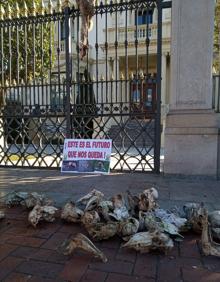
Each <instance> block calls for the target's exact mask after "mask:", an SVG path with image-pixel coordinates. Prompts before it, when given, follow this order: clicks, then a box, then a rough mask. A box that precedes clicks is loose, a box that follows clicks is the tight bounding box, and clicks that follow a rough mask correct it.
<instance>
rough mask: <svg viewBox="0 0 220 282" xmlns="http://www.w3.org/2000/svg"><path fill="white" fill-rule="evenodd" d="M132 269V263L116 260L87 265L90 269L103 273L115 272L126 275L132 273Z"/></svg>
mask: <svg viewBox="0 0 220 282" xmlns="http://www.w3.org/2000/svg"><path fill="white" fill-rule="evenodd" d="M133 267H134V266H133V263H130V262H124V261H117V260H109V261H108V262H107V263H103V262H99V261H97V262H92V263H90V264H89V268H90V269H94V270H100V271H104V272H116V273H122V274H128V275H129V274H131V273H132V271H133Z"/></svg>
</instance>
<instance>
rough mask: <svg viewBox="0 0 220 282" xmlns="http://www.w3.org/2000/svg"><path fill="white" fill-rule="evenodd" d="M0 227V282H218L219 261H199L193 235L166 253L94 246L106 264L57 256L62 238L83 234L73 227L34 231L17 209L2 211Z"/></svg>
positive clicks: (112, 243) (113, 244)
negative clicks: (104, 255)
mask: <svg viewBox="0 0 220 282" xmlns="http://www.w3.org/2000/svg"><path fill="white" fill-rule="evenodd" d="M6 214H7V217H6V219H5V220H4V221H2V222H1V223H0V281H7V282H14V281H16V282H23V281H36V282H41V281H42V282H43V281H45V282H46V281H48V282H49V281H51V282H52V281H60V282H61V281H73V282H93V281H94V282H104V281H105V282H117V281H120V282H135V281H138V282H146V281H161V282H174V281H178V282H180V281H192V282H194V281H200V282H211V281H213V282H214V281H216V282H217V281H220V259H219V258H215V257H204V256H203V255H202V254H201V251H200V245H199V240H200V238H199V236H197V235H196V234H188V235H185V239H184V241H182V242H176V243H175V248H174V249H173V250H172V251H171V252H170V253H169V254H168V255H161V254H157V253H155V254H139V253H137V252H135V251H132V250H124V249H120V243H121V240H120V239H119V238H117V237H115V238H113V239H110V240H107V241H104V242H99V243H97V246H98V247H99V248H100V249H101V250H102V251H103V252H104V253H105V254H106V256H107V257H108V262H107V263H106V264H104V263H102V262H100V261H99V260H97V259H94V258H92V257H90V256H89V255H87V254H83V253H81V252H77V253H74V254H73V255H71V256H69V257H66V256H63V255H62V254H60V253H58V252H57V250H56V249H57V247H58V246H59V245H60V244H61V242H62V241H63V240H64V239H67V238H69V237H70V236H71V235H73V234H75V233H77V232H83V233H84V234H86V231H85V230H84V228H83V227H81V226H79V225H78V224H66V223H64V222H62V221H59V220H57V221H56V222H55V223H41V224H40V225H39V227H38V228H36V229H34V228H32V227H31V226H30V225H28V223H27V212H26V211H25V210H23V209H22V208H15V209H14V208H12V209H6Z"/></svg>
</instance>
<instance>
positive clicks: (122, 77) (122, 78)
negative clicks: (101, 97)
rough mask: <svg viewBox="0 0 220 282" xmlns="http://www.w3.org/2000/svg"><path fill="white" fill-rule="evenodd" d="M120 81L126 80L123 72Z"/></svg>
mask: <svg viewBox="0 0 220 282" xmlns="http://www.w3.org/2000/svg"><path fill="white" fill-rule="evenodd" d="M120 79H121V80H124V79H125V77H124V74H123V72H121V75H120Z"/></svg>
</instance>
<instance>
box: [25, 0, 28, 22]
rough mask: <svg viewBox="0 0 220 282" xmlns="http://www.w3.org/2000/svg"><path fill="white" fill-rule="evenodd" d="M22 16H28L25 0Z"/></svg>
mask: <svg viewBox="0 0 220 282" xmlns="http://www.w3.org/2000/svg"><path fill="white" fill-rule="evenodd" d="M24 17H25V18H27V17H28V7H27V4H26V2H25V1H24Z"/></svg>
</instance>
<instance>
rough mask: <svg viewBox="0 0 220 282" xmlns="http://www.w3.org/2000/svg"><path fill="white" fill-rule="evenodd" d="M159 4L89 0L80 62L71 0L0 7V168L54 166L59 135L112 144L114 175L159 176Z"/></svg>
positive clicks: (159, 1) (145, 0)
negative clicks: (154, 20)
mask: <svg viewBox="0 0 220 282" xmlns="http://www.w3.org/2000/svg"><path fill="white" fill-rule="evenodd" d="M162 2H163V1H162V0H137V1H96V2H95V8H94V16H93V29H92V31H90V32H89V34H88V39H89V44H90V45H89V47H88V52H87V54H86V56H85V57H84V58H83V60H81V56H80V48H79V46H80V40H81V39H80V30H81V13H80V10H79V9H78V8H77V7H76V6H71V5H70V2H69V1H65V3H64V5H63V6H61V1H60V0H58V1H57V5H56V8H54V7H53V5H52V1H51V0H50V1H49V2H48V7H47V8H45V6H44V3H43V1H41V2H40V4H37V5H36V3H35V1H33V2H32V5H31V6H28V7H27V4H26V2H24V3H23V5H22V6H18V4H17V3H16V2H15V4H14V6H13V7H10V6H7V5H4V4H3V5H2V6H0V166H22V167H45V168H47V167H50V168H51V167H59V166H60V162H61V160H62V150H63V142H64V138H65V137H72V138H111V139H112V140H113V153H112V169H113V170H120V171H153V172H159V171H160V130H161V129H160V100H161V98H160V91H161V37H162V34H161V32H162V4H163V3H162ZM29 5H30V4H29ZM154 9H157V11H158V12H157V15H158V16H157V28H156V31H155V32H156V35H155V38H154V44H155V43H156V44H157V54H155V55H154V60H155V73H156V74H155V73H152V71H151V70H150V68H152V65H150V60H152V57H151V55H150V46H151V37H152V34H151V23H150V20H149V19H150V15H151V16H152V13H153V11H154ZM12 11H13V12H12ZM140 11H145V12H144V13H142V12H140ZM142 15H143V17H145V18H143V23H142V22H141V23H140V20H141V16H142ZM140 24H142V25H141V27H142V28H141V29H140V26H139V25H140ZM131 31H132V32H131ZM151 63H152V62H151Z"/></svg>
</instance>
